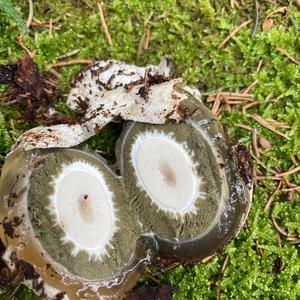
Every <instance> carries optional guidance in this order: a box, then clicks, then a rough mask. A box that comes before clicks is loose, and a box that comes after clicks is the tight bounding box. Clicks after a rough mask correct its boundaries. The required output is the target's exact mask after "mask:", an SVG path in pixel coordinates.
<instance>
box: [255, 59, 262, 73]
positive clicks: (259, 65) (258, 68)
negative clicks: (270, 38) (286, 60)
mask: <svg viewBox="0 0 300 300" xmlns="http://www.w3.org/2000/svg"><path fill="white" fill-rule="evenodd" d="M262 64H263V60H262V59H260V60H259V62H258V65H257V69H256V72H257V73H258V72H259V71H260V69H261V66H262Z"/></svg>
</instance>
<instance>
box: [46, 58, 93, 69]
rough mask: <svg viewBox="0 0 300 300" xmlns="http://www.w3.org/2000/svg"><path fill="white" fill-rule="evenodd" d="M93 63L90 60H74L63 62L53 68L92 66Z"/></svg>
mask: <svg viewBox="0 0 300 300" xmlns="http://www.w3.org/2000/svg"><path fill="white" fill-rule="evenodd" d="M92 62H93V61H92V60H90V59H72V60H68V61H62V62H58V63H56V64H54V65H52V68H58V67H64V66H69V65H77V64H80V65H90V64H91V63H92Z"/></svg>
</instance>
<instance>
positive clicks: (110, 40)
mask: <svg viewBox="0 0 300 300" xmlns="http://www.w3.org/2000/svg"><path fill="white" fill-rule="evenodd" d="M97 7H98V11H99V16H100V22H101V26H102V29H103V31H104V35H105V37H106V40H107V42H108V45H109V46H110V47H111V46H112V39H111V36H110V34H109V31H108V27H107V25H106V22H105V18H104V13H103V10H102V5H101V3H99V2H97Z"/></svg>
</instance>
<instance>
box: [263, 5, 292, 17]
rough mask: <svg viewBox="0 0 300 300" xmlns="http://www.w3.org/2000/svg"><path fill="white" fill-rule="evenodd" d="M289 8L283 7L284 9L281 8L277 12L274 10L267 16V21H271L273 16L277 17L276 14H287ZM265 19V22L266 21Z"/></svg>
mask: <svg viewBox="0 0 300 300" xmlns="http://www.w3.org/2000/svg"><path fill="white" fill-rule="evenodd" d="M287 9H288V7H287V6H282V7H279V8H277V9H275V10H273V11H272V12H271V13H269V14H268V15H267V16H266V19H270V17H271V16H273V15H275V14H276V13H282V14H283V13H285V12H286V11H287ZM266 19H265V20H266Z"/></svg>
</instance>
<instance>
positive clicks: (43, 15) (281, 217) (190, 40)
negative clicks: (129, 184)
mask: <svg viewBox="0 0 300 300" xmlns="http://www.w3.org/2000/svg"><path fill="white" fill-rule="evenodd" d="M233 2H235V3H237V4H238V5H239V7H235V8H230V5H229V1H213V0H211V1H210V0H200V1H198V2H196V1H192V0H186V1H175V0H167V1H139V0H130V1H126V3H125V2H124V1H120V0H113V1H110V2H105V4H104V5H103V7H104V9H105V15H106V21H107V25H108V28H109V30H110V33H111V36H112V39H113V47H111V48H109V46H108V45H107V42H106V39H105V37H104V35H103V33H102V30H101V26H100V23H99V17H98V13H97V10H96V6H95V3H94V1H90V0H85V1H82V2H81V4H78V1H75V0H69V1H67V0H60V1H54V0H49V1H38V2H34V16H35V18H37V19H39V20H40V21H45V22H49V20H50V18H52V19H53V20H55V19H57V18H60V19H59V21H57V22H55V25H59V26H61V30H53V32H52V35H51V36H50V35H49V31H48V30H47V29H45V28H34V29H31V31H30V34H28V35H26V37H25V38H24V43H25V45H26V47H28V48H29V49H30V50H31V51H36V56H35V58H34V59H35V61H36V62H37V63H38V65H39V67H40V68H41V69H42V70H45V69H47V67H50V66H51V65H52V64H53V63H55V62H56V60H57V58H58V56H59V55H62V54H64V53H67V52H69V51H71V50H74V49H80V53H78V54H76V55H75V56H74V57H72V58H85V59H87V58H90V59H105V58H108V57H112V58H115V59H120V60H125V61H127V62H130V63H137V62H138V63H139V64H142V65H143V64H150V63H157V62H158V61H159V59H160V57H161V56H162V55H165V54H169V55H170V56H171V60H172V61H173V63H174V64H175V65H176V74H177V76H183V77H184V78H185V79H186V80H187V81H188V83H189V84H193V85H196V86H198V87H199V88H200V89H201V91H202V92H203V93H204V94H206V95H207V94H209V93H210V92H212V91H218V90H219V89H221V90H223V91H232V92H237V91H240V90H241V89H243V88H245V87H247V86H248V85H250V84H251V83H252V82H254V81H255V80H258V83H257V84H256V85H255V86H254V87H253V88H252V90H251V92H252V93H253V94H254V96H255V100H257V101H258V102H259V104H258V105H257V106H254V107H252V108H250V109H248V110H247V111H246V113H245V114H244V113H243V112H242V110H241V108H240V107H236V108H234V110H233V112H231V113H228V112H226V111H225V110H223V111H222V113H221V116H222V122H223V123H224V124H225V125H227V126H228V128H229V133H230V135H231V136H232V137H233V138H234V139H235V140H236V141H239V142H241V143H242V144H244V145H246V146H248V147H250V145H251V133H250V132H248V131H246V130H244V129H241V128H237V127H236V126H235V125H236V124H244V125H248V126H250V127H255V128H256V129H257V132H258V136H259V137H264V138H266V139H267V140H268V141H269V142H270V143H271V145H272V149H271V150H269V151H264V154H265V155H261V156H260V159H261V161H262V162H263V163H264V164H265V165H267V166H268V167H269V168H274V169H275V168H279V169H281V170H282V171H286V170H288V169H289V168H290V167H291V166H292V162H291V160H290V155H292V154H297V153H298V154H299V145H300V126H299V124H300V99H299V89H300V76H299V66H298V65H296V64H294V63H293V62H291V61H290V60H289V59H288V58H287V57H286V56H284V55H283V54H282V53H280V52H279V51H278V48H282V49H284V50H286V51H287V52H288V53H290V54H291V55H292V56H293V57H294V58H296V59H297V60H300V50H299V49H300V47H299V46H300V38H299V34H297V33H298V31H299V28H300V12H299V11H298V10H297V9H296V7H294V6H293V5H292V4H291V2H292V1H280V0H278V1H272V3H273V4H271V2H266V3H261V10H260V25H261V22H262V21H263V20H264V18H265V17H266V15H267V14H268V13H270V12H271V11H273V10H275V9H276V8H279V7H281V6H288V12H287V13H286V14H280V13H277V14H275V15H274V25H273V27H272V28H271V30H270V31H269V32H261V31H260V30H258V33H257V34H256V35H255V37H254V38H252V37H251V36H250V33H251V29H252V25H251V24H249V25H248V26H247V27H246V28H244V29H242V30H241V31H239V32H238V33H237V34H236V35H235V36H234V37H233V38H232V39H230V40H229V41H228V43H227V44H225V45H224V47H223V48H221V49H219V48H218V45H219V44H220V43H221V42H222V41H223V40H224V39H225V37H227V36H228V34H229V33H230V32H232V31H233V30H234V29H235V28H236V27H237V26H238V25H239V24H241V23H242V22H244V21H245V20H248V19H250V18H253V6H252V5H253V4H252V3H253V1H252V0H245V1H233ZM261 2H262V1H261ZM13 3H14V4H15V6H16V8H17V9H18V11H19V12H20V13H21V15H22V16H23V18H24V19H26V18H27V14H28V4H27V1H14V2H13ZM150 17H151V18H150ZM148 19H149V20H148ZM0 20H1V21H0V33H1V34H0V63H4V62H11V61H15V60H16V59H17V58H19V57H21V55H22V49H21V48H20V47H19V46H18V45H17V44H16V38H17V37H18V35H19V29H18V27H17V26H16V24H15V23H14V22H13V21H10V20H9V18H8V17H7V16H4V15H3V14H2V13H0ZM148 27H150V28H151V40H150V47H149V49H147V50H143V51H142V52H141V53H140V57H139V59H138V57H137V52H138V47H139V43H140V40H141V38H142V36H143V34H144V32H145V30H146V29H147V28H148ZM259 29H260V26H259ZM260 61H262V67H261V69H260V71H259V72H258V71H257V66H258V64H259V62H260ZM80 69H81V66H79V65H74V66H68V67H64V68H60V69H57V70H58V71H59V72H60V73H61V74H62V77H61V78H60V79H59V86H60V88H61V89H62V90H63V92H64V93H66V94H67V93H68V91H69V89H70V81H71V78H72V77H73V76H74V75H75V74H77V72H78V71H79V70H80ZM1 90H3V86H0V91H1ZM268 99H269V100H270V99H276V102H271V103H270V102H268ZM204 100H205V97H204ZM59 107H60V111H61V112H62V113H65V110H64V107H63V105H62V104H59ZM0 111H1V112H2V115H3V117H4V119H3V117H1V120H0V136H1V142H2V140H3V141H4V143H1V146H0V150H1V155H2V156H3V155H5V153H6V152H7V151H8V149H9V147H10V145H11V143H12V141H13V140H12V136H13V134H16V135H18V133H19V131H22V130H23V127H22V126H23V125H22V122H21V120H20V119H18V116H17V115H16V114H14V115H13V112H12V111H11V109H10V108H9V109H7V108H6V107H5V106H4V105H1V106H0ZM252 113H257V114H258V115H260V116H261V117H263V118H264V119H268V118H272V119H275V120H278V121H281V122H285V123H287V124H288V125H289V126H290V128H288V129H278V130H279V131H282V132H283V133H284V134H286V135H287V136H288V137H289V138H290V140H289V141H287V140H285V139H283V138H282V137H280V136H278V135H276V134H275V133H273V132H271V131H270V130H268V129H266V128H264V127H263V126H261V125H259V124H258V123H256V122H255V121H254V120H253V119H252V118H251V117H250V114H252ZM10 118H13V119H14V122H15V126H16V128H17V130H16V132H14V133H13V132H12V131H11V129H10V125H9V121H10ZM117 134H118V129H116V127H114V125H110V126H108V127H107V128H106V129H105V130H104V131H103V132H102V133H101V135H99V136H97V137H95V138H93V139H91V140H90V141H88V142H87V143H86V144H85V145H86V146H88V147H91V148H92V149H98V150H102V151H111V150H112V149H113V148H114V142H115V139H116V136H117ZM256 167H258V165H256ZM261 170H262V172H263V174H264V175H268V176H271V175H272V174H271V173H269V172H268V171H265V170H263V169H261ZM288 179H289V180H290V181H291V182H292V183H294V184H297V185H300V179H299V178H298V177H297V174H293V175H290V176H288ZM284 187H285V188H286V186H284ZM275 189H276V185H274V183H273V182H272V181H271V180H265V181H264V182H263V183H260V184H257V185H256V186H255V192H254V197H253V206H252V208H251V211H250V215H249V220H248V226H246V227H244V228H243V229H242V230H241V232H240V234H239V235H238V237H237V239H235V240H234V241H233V242H231V243H230V244H229V245H228V246H227V247H226V249H225V252H224V254H222V255H220V256H218V257H216V258H215V259H213V260H212V261H211V262H209V263H206V264H200V265H197V266H194V267H179V268H177V269H175V270H172V271H170V272H168V273H166V274H164V275H161V276H160V278H159V279H160V280H161V281H165V282H170V283H171V284H172V285H173V286H174V289H175V291H176V293H175V296H174V299H215V297H216V290H217V287H219V288H220V289H221V299H297V298H299V297H300V276H299V274H300V272H299V271H300V270H299V266H300V261H299V257H300V255H299V246H296V245H290V244H289V243H288V242H287V241H286V239H285V238H284V237H283V238H282V242H281V246H280V245H279V244H278V241H277V239H276V233H275V230H274V228H273V226H271V225H270V223H269V220H270V217H271V216H274V217H276V220H277V222H278V224H279V225H280V226H281V227H282V228H283V229H284V230H286V231H287V232H289V233H293V232H295V233H297V234H300V225H299V220H300V205H299V204H300V197H299V193H295V194H294V196H293V201H292V202H290V201H288V200H287V194H285V193H280V194H277V195H276V196H275V197H274V200H273V204H272V205H271V208H270V210H269V212H268V213H263V209H264V206H265V203H266V201H267V199H268V198H269V196H270V195H272V194H273V192H274V191H275ZM256 240H258V241H259V244H260V247H261V249H262V251H263V256H262V257H261V256H260V255H259V254H258V252H257V250H256V246H255V241H256ZM225 255H228V256H229V264H228V266H227V268H226V269H225V272H224V274H223V275H220V271H221V266H222V264H223V261H224V259H225ZM24 293H25V292H24ZM25 294H26V293H25ZM25 294H24V295H25ZM26 295H27V294H26ZM22 297H23V298H22ZM22 297H21V298H20V297H19V298H18V299H25V298H24V297H25V296H22Z"/></svg>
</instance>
